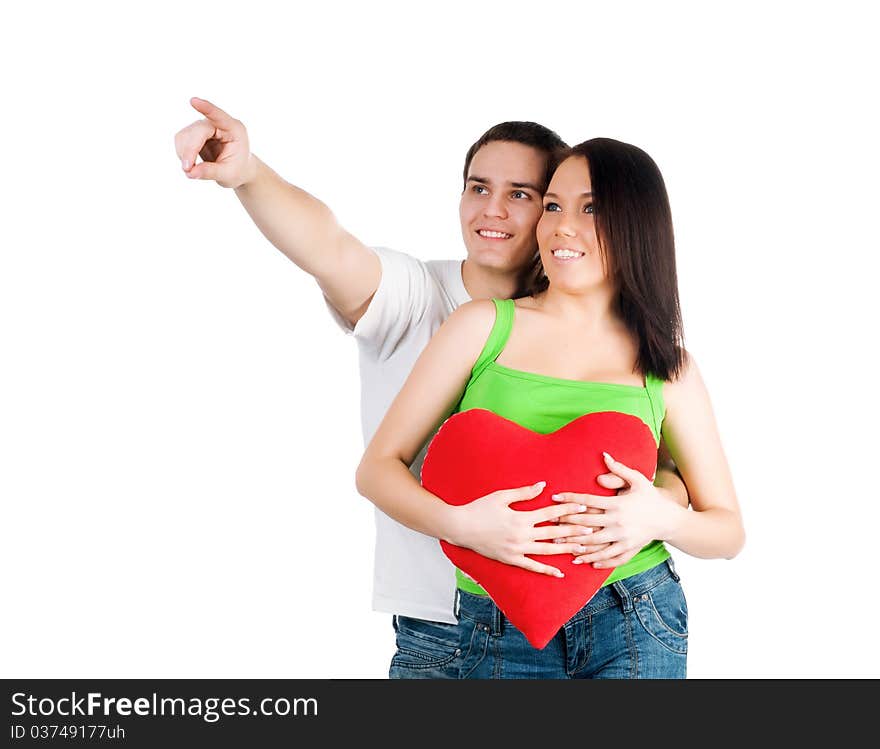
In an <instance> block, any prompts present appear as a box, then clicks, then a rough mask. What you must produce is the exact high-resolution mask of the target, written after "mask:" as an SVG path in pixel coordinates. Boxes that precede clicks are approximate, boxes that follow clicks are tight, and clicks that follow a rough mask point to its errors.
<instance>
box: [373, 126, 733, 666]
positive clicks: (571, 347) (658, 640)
mask: <svg viewBox="0 0 880 749" xmlns="http://www.w3.org/2000/svg"><path fill="white" fill-rule="evenodd" d="M537 235H538V245H539V250H540V259H541V263H542V266H543V270H544V274H540V275H537V276H536V280H535V283H534V291H533V293H532V295H531V296H527V297H523V298H520V299H517V300H516V301H507V302H503V301H499V300H492V301H477V302H472V303H469V304H466V305H464V306H462V307H460V308H459V309H458V310H457V311H456V312H454V313H453V314H452V315H451V316H450V317H449V319H448V320H447V321H446V323H445V324H444V325H443V326H442V327H441V328H440V330H439V331H438V332H437V334H436V335H435V336H434V338H433V339H432V340H431V343H430V344H429V345H428V347H427V348H426V349H425V351H424V352H423V353H422V355H421V357H420V359H419V360H418V362H417V363H416V366H415V367H414V369H413V371H412V374H411V375H410V377H409V379H408V380H407V382H406V384H405V385H404V387H403V389H402V390H401V392H400V393H399V394H398V396H397V399H396V400H395V401H394V403H393V404H392V406H391V408H390V409H389V411H388V413H387V414H386V416H385V418H384V420H383V422H382V424H381V425H380V427H379V429H378V431H377V432H376V434H375V435H374V437H373V439H372V441H371V442H370V444H369V445H368V446H367V449H366V452H365V453H364V456H363V459H362V461H361V465H360V466H359V468H358V472H357V484H358V490H359V491H360V492H361V493H362V494H363V495H364V496H366V497H368V498H369V499H371V500H372V501H373V502H375V503H376V504H377V505H378V506H379V507H380V508H381V509H382V510H383V511H384V512H385V513H387V514H389V515H391V516H392V517H394V518H395V519H397V520H398V521H400V522H402V523H404V524H406V525H408V526H410V527H412V528H414V529H415V530H418V531H421V532H423V533H427V534H429V535H433V536H435V537H437V538H440V539H444V540H446V541H448V542H450V543H453V544H456V545H458V546H463V547H466V548H470V549H473V550H475V551H477V552H479V553H481V554H483V555H484V556H487V557H490V558H492V559H498V560H500V561H503V562H507V563H510V564H516V565H518V566H521V567H525V568H526V569H531V570H534V571H535V572H537V573H543V574H552V575H557V576H560V575H564V570H559V569H556V568H553V567H550V566H548V565H544V564H541V563H540V562H538V561H537V560H535V559H532V557H531V556H527V555H535V554H541V553H546V548H547V547H548V546H549V545H548V544H546V543H543V541H545V540H551V539H552V540H555V541H557V544H555V551H557V552H563V553H571V554H572V556H573V559H572V563H574V564H584V563H591V564H594V565H596V566H597V567H599V566H611V567H613V566H615V556H614V555H615V554H617V553H618V551H619V547H620V542H621V541H629V542H630V543H631V542H632V541H633V540H634V539H637V540H638V542H639V543H640V545H642V546H643V547H644V548H641V550H640V551H639V553H638V554H636V555H635V556H634V557H633V558H632V559H630V560H629V561H628V562H626V563H625V564H623V565H621V566H620V567H619V568H616V569H615V570H614V571H613V573H612V574H611V575H610V576H609V577H608V579H607V581H606V583H605V585H604V586H603V587H602V588H601V589H600V590H599V592H598V593H597V594H596V595H595V596H594V597H593V598H592V599H591V600H590V601H589V602H588V604H587V605H586V606H585V607H584V608H583V609H582V610H581V611H580V612H578V613H577V614H576V615H575V616H574V617H573V618H572V619H571V620H570V621H569V622H568V623H567V624H566V625H565V626H564V627H563V628H562V629H560V631H559V633H558V634H557V636H556V637H555V638H554V639H553V640H552V641H551V642H550V644H549V645H548V646H547V647H546V648H544V649H542V650H536V649H534V648H532V647H531V646H530V645H529V644H528V642H526V641H525V639H524V637H523V636H522V634H521V633H520V632H519V631H518V630H516V629H515V628H514V627H512V625H510V624H509V622H507V620H506V619H505V617H504V616H503V615H502V614H501V612H500V611H498V610H497V607H495V605H494V604H493V602H492V601H491V599H489V598H488V597H487V596H486V595H485V591H483V590H482V589H481V588H480V587H479V586H477V585H476V584H475V583H473V581H469V580H468V579H467V578H466V577H465V576H464V575H461V574H460V575H459V607H460V617H461V620H462V622H466V621H467V622H473V628H472V630H471V631H470V634H471V637H470V638H469V639H467V642H465V641H463V642H462V648H461V649H462V664H461V676H462V677H476V678H480V677H489V676H501V677H509V678H529V677H532V678H567V677H591V678H626V677H649V678H651V677H653V678H657V677H665V678H684V676H685V674H686V658H687V606H686V603H685V599H684V595H683V593H682V591H681V586H680V584H679V580H678V576H677V574H676V573H675V570H674V568H673V566H672V563H671V560H670V559H669V552H668V550H667V549H666V546H665V544H670V545H672V546H675V547H677V548H678V549H680V550H681V551H683V552H685V553H688V554H691V555H693V556H698V557H704V558H717V557H724V558H732V557H733V556H735V555H736V554H737V553H738V552H739V550H740V549H741V547H742V545H743V542H744V533H743V528H742V522H741V517H740V511H739V507H738V503H737V499H736V494H735V492H734V488H733V482H732V478H731V475H730V471H729V468H728V465H727V461H726V459H725V456H724V452H723V449H722V446H721V441H720V438H719V435H718V430H717V427H716V425H715V421H714V417H713V414H712V408H711V405H710V402H709V398H708V394H707V393H706V389H705V387H704V385H703V382H702V379H701V377H700V374H699V371H698V369H697V366H696V363H695V362H694V360H693V357H691V356H690V355H688V354H687V352H686V351H685V350H684V348H683V347H682V345H681V340H682V333H681V315H680V312H679V305H678V291H677V282H676V274H675V251H674V241H673V231H672V220H671V214H670V210H669V202H668V198H667V195H666V189H665V186H664V183H663V178H662V176H661V174H660V172H659V170H658V169H657V166H656V164H654V162H653V161H652V160H651V158H650V157H649V156H648V155H647V154H646V153H644V152H643V151H641V150H640V149H638V148H635V147H634V146H631V145H628V144H625V143H620V142H619V141H614V140H610V139H605V138H599V139H593V140H590V141H586V142H584V143H582V144H580V145H578V146H575V147H574V148H572V149H570V150H569V151H568V152H567V153H566V154H565V155H564V157H563V159H562V160H561V162H560V164H559V166H558V168H557V169H556V171H555V173H554V175H553V178H552V180H551V182H550V185H549V188H548V190H547V193H546V195H545V198H544V213H543V214H542V217H541V219H540V221H539V223H538V230H537ZM536 392H540V393H541V397H534V394H535V393H536ZM524 393H528V395H529V397H523V394H524ZM537 403H543V404H552V407H548V406H546V405H545V406H538V405H531V404H537ZM470 408H488V409H489V410H492V411H494V412H495V413H497V414H498V415H500V416H502V417H506V418H509V419H511V420H513V421H516V422H517V423H519V424H521V425H522V426H525V427H527V428H530V429H533V430H535V431H543V432H548V431H554V430H556V429H558V428H560V427H562V426H564V424H566V423H568V422H570V421H572V420H574V419H575V418H577V417H579V416H581V415H583V414H585V413H590V412H596V411H608V410H617V411H622V412H624V413H630V414H633V415H636V416H638V417H639V418H641V419H643V420H644V421H645V423H647V424H648V426H649V427H650V428H651V430H652V432H653V433H654V437H655V439H656V440H657V441H658V442H659V440H660V437H661V435H662V437H663V439H664V441H665V443H666V445H667V447H668V449H669V453H670V455H671V457H672V459H673V460H674V461H675V463H676V465H677V466H678V469H679V471H680V472H681V474H682V477H683V478H684V480H685V483H686V484H687V486H688V490H689V494H690V497H691V507H692V509H693V510H694V511H693V512H691V511H688V510H685V509H683V508H682V507H680V506H678V505H676V504H675V503H673V502H671V501H669V500H667V499H664V498H662V497H661V496H660V494H659V493H658V492H657V491H656V490H654V489H653V487H652V486H651V484H650V481H649V480H648V479H647V478H645V477H643V476H641V475H640V474H637V472H635V471H629V470H627V468H626V467H623V466H620V465H619V464H617V463H616V462H615V461H614V460H613V456H609V457H608V459H607V463H608V466H609V468H610V469H611V470H613V471H614V472H616V473H619V474H621V475H623V476H624V478H627V479H628V480H630V482H631V489H632V491H631V493H630V495H629V496H627V497H626V501H621V500H619V499H618V498H616V497H609V498H596V497H591V496H589V495H584V494H572V493H562V494H560V495H556V496H554V499H557V501H558V502H559V505H558V506H557V507H551V508H547V509H546V510H545V514H544V515H543V516H542V520H554V519H558V520H559V522H558V524H557V525H541V526H533V525H526V524H524V523H523V521H522V513H518V512H517V511H515V510H510V511H509V512H507V513H506V514H505V515H504V518H505V520H504V521H503V522H502V523H499V522H498V521H497V517H498V513H497V509H498V505H499V504H503V505H508V504H510V503H511V502H515V501H517V500H522V499H526V498H529V497H531V496H536V495H537V494H539V493H540V491H541V489H542V487H541V486H540V484H537V485H536V486H535V487H534V489H533V491H532V492H529V493H523V492H522V491H520V492H519V493H515V492H510V491H505V490H504V487H503V486H499V490H500V491H498V492H494V493H493V494H490V495H488V496H487V497H484V498H482V499H478V500H476V501H474V502H472V503H470V504H467V505H464V506H461V507H456V506H452V505H448V504H446V503H445V502H444V501H442V500H441V499H439V498H438V497H435V496H434V495H432V494H430V493H429V492H427V491H426V490H425V489H423V488H422V487H420V486H419V485H418V483H417V482H416V480H415V479H414V477H413V476H412V475H411V474H410V473H409V471H408V470H407V467H406V466H407V465H408V464H409V462H411V461H412V460H413V458H414V457H415V455H416V454H417V452H418V450H419V448H420V447H421V446H422V444H423V443H424V441H425V440H426V439H427V437H428V436H429V435H430V434H431V432H432V430H434V429H436V428H437V426H438V424H440V423H441V422H442V421H443V420H444V419H445V418H446V417H447V416H448V415H449V414H450V413H451V412H452V411H454V410H467V409H470ZM535 479H536V482H540V481H541V479H542V477H540V476H536V477H535ZM588 508H590V509H592V510H594V512H587V511H586V510H587V509H588ZM596 509H598V510H600V511H601V512H600V513H599V514H597V513H596V512H595V510H596ZM490 519H491V520H490ZM621 529H625V530H626V534H627V536H628V539H623V538H621ZM594 530H595V532H593V531H594ZM587 542H589V543H590V544H591V545H595V544H602V543H610V544H611V545H610V546H609V547H608V548H607V549H605V550H603V551H590V552H589V553H586V554H585V553H584V551H585V547H584V546H583V544H585V543H587ZM664 542H665V543H664ZM542 550H543V552H542Z"/></svg>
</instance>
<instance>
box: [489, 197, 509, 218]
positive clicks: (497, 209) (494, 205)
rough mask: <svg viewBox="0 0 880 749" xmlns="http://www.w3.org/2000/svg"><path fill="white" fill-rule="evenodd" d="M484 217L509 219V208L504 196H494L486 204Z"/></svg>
mask: <svg viewBox="0 0 880 749" xmlns="http://www.w3.org/2000/svg"><path fill="white" fill-rule="evenodd" d="M483 215H484V216H487V217H492V218H507V206H506V204H505V202H504V197H503V196H502V195H492V196H491V197H490V198H489V200H488V201H487V202H486V206H485V208H484V209H483Z"/></svg>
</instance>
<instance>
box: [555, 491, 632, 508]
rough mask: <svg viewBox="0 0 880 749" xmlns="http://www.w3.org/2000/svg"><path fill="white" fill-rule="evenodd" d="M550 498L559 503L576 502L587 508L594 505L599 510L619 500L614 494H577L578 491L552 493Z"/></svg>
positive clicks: (611, 505)
mask: <svg viewBox="0 0 880 749" xmlns="http://www.w3.org/2000/svg"><path fill="white" fill-rule="evenodd" d="M550 499H552V500H553V501H554V502H559V503H569V502H577V503H578V504H582V505H585V506H586V507H588V508H589V507H594V508H596V509H599V510H607V509H609V508H611V507H613V506H614V505H615V503H616V502H619V501H620V499H619V498H618V497H617V496H616V495H615V496H613V497H602V496H599V495H598V494H579V493H578V492H558V493H557V494H553V495H552V496H551V497H550Z"/></svg>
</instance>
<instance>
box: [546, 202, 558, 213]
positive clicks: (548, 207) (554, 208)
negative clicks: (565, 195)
mask: <svg viewBox="0 0 880 749" xmlns="http://www.w3.org/2000/svg"><path fill="white" fill-rule="evenodd" d="M544 210H545V211H552V212H554V213H555V212H558V211H561V210H562V209H561V208H560V207H559V203H547V204H546V205H545V206H544Z"/></svg>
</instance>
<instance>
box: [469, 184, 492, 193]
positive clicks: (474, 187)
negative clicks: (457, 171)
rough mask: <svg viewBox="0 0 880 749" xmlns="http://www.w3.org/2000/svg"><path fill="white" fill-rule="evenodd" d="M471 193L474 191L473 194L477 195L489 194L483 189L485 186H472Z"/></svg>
mask: <svg viewBox="0 0 880 749" xmlns="http://www.w3.org/2000/svg"><path fill="white" fill-rule="evenodd" d="M473 191H474V192H475V193H477V195H483V194H484V193H487V192H489V191H488V190H487V189H486V188H485V186H483V185H474V186H473Z"/></svg>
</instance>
